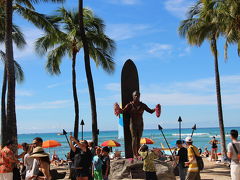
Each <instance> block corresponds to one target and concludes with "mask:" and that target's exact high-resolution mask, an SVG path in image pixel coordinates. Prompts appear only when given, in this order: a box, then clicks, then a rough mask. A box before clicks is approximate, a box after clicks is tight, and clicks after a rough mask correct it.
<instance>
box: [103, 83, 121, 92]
mask: <svg viewBox="0 0 240 180" xmlns="http://www.w3.org/2000/svg"><path fill="white" fill-rule="evenodd" d="M105 89H106V90H110V91H121V85H120V83H109V84H106V85H105Z"/></svg>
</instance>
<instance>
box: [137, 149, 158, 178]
mask: <svg viewBox="0 0 240 180" xmlns="http://www.w3.org/2000/svg"><path fill="white" fill-rule="evenodd" d="M159 152H160V149H153V150H152V151H149V150H148V146H147V145H142V146H141V147H140V149H139V150H138V153H139V154H140V156H141V157H142V158H143V159H142V160H143V171H145V173H146V180H157V175H156V168H155V165H154V162H153V160H154V159H157V158H158V157H159V156H158V155H157V154H159Z"/></svg>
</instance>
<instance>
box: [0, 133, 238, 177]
mask: <svg viewBox="0 0 240 180" xmlns="http://www.w3.org/2000/svg"><path fill="white" fill-rule="evenodd" d="M230 137H231V142H230V143H229V144H228V148H227V151H228V153H227V156H228V158H229V159H230V160H231V179H232V180H240V141H238V131H237V130H231V132H230ZM209 143H210V144H211V145H212V151H211V153H210V152H209V151H208V150H207V149H206V148H205V151H204V152H201V151H200V150H199V149H198V148H197V147H196V146H194V145H193V140H192V138H191V137H187V138H186V139H185V142H184V141H182V140H178V141H177V142H176V146H177V149H178V150H177V152H176V153H175V155H174V156H172V157H171V158H172V160H173V161H174V162H175V163H174V165H175V169H176V170H177V171H178V174H179V177H180V180H200V179H201V178H200V170H201V168H202V167H200V165H199V157H201V156H203V157H209V156H210V155H211V156H213V157H211V158H210V160H211V161H212V160H214V159H216V157H214V156H216V154H217V144H218V141H217V140H216V139H215V137H213V139H212V140H211V141H210V142H209ZM42 144H43V140H42V138H40V137H36V138H34V139H33V141H32V143H31V144H27V143H23V144H22V147H23V153H21V154H20V155H18V156H16V155H15V154H14V153H13V142H12V141H9V142H7V143H6V145H5V146H4V147H3V148H2V149H1V151H0V180H18V179H19V178H17V177H16V174H17V173H16V172H17V165H18V166H19V165H21V167H22V168H21V173H20V176H21V179H22V180H51V179H52V175H51V171H50V164H51V163H53V164H54V163H55V162H56V161H59V158H58V156H57V154H56V152H54V153H53V155H52V160H50V157H49V154H48V153H46V152H45V151H44V149H43V148H42ZM70 149H71V150H70V152H69V153H68V156H67V158H68V161H67V162H68V164H69V167H70V169H71V170H70V177H69V178H70V179H72V180H92V179H94V180H108V176H109V173H110V157H109V152H110V149H109V147H99V146H96V147H95V146H94V145H93V143H92V142H87V141H86V140H81V141H78V140H77V139H75V138H74V137H73V136H70ZM138 154H139V157H140V159H141V160H142V161H143V171H145V174H146V179H147V180H157V174H156V168H155V164H154V160H155V159H159V157H161V156H162V152H161V149H152V150H150V149H149V148H148V146H147V145H145V144H144V145H142V146H141V147H140V149H139V150H138ZM19 159H22V161H20V160H19ZM14 176H15V177H14Z"/></svg>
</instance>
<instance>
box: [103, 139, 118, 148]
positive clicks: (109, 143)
mask: <svg viewBox="0 0 240 180" xmlns="http://www.w3.org/2000/svg"><path fill="white" fill-rule="evenodd" d="M101 146H108V147H119V146H121V144H119V143H118V142H117V141H114V140H108V141H105V142H103V143H102V144H101Z"/></svg>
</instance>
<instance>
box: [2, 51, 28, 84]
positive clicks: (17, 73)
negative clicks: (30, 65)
mask: <svg viewBox="0 0 240 180" xmlns="http://www.w3.org/2000/svg"><path fill="white" fill-rule="evenodd" d="M0 59H1V60H2V62H3V64H4V65H5V62H6V54H5V53H4V52H3V51H1V50H0ZM13 62H14V69H15V78H16V81H17V82H18V83H22V82H23V81H24V72H23V69H22V67H21V66H20V64H18V62H17V61H15V60H14V61H13Z"/></svg>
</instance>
